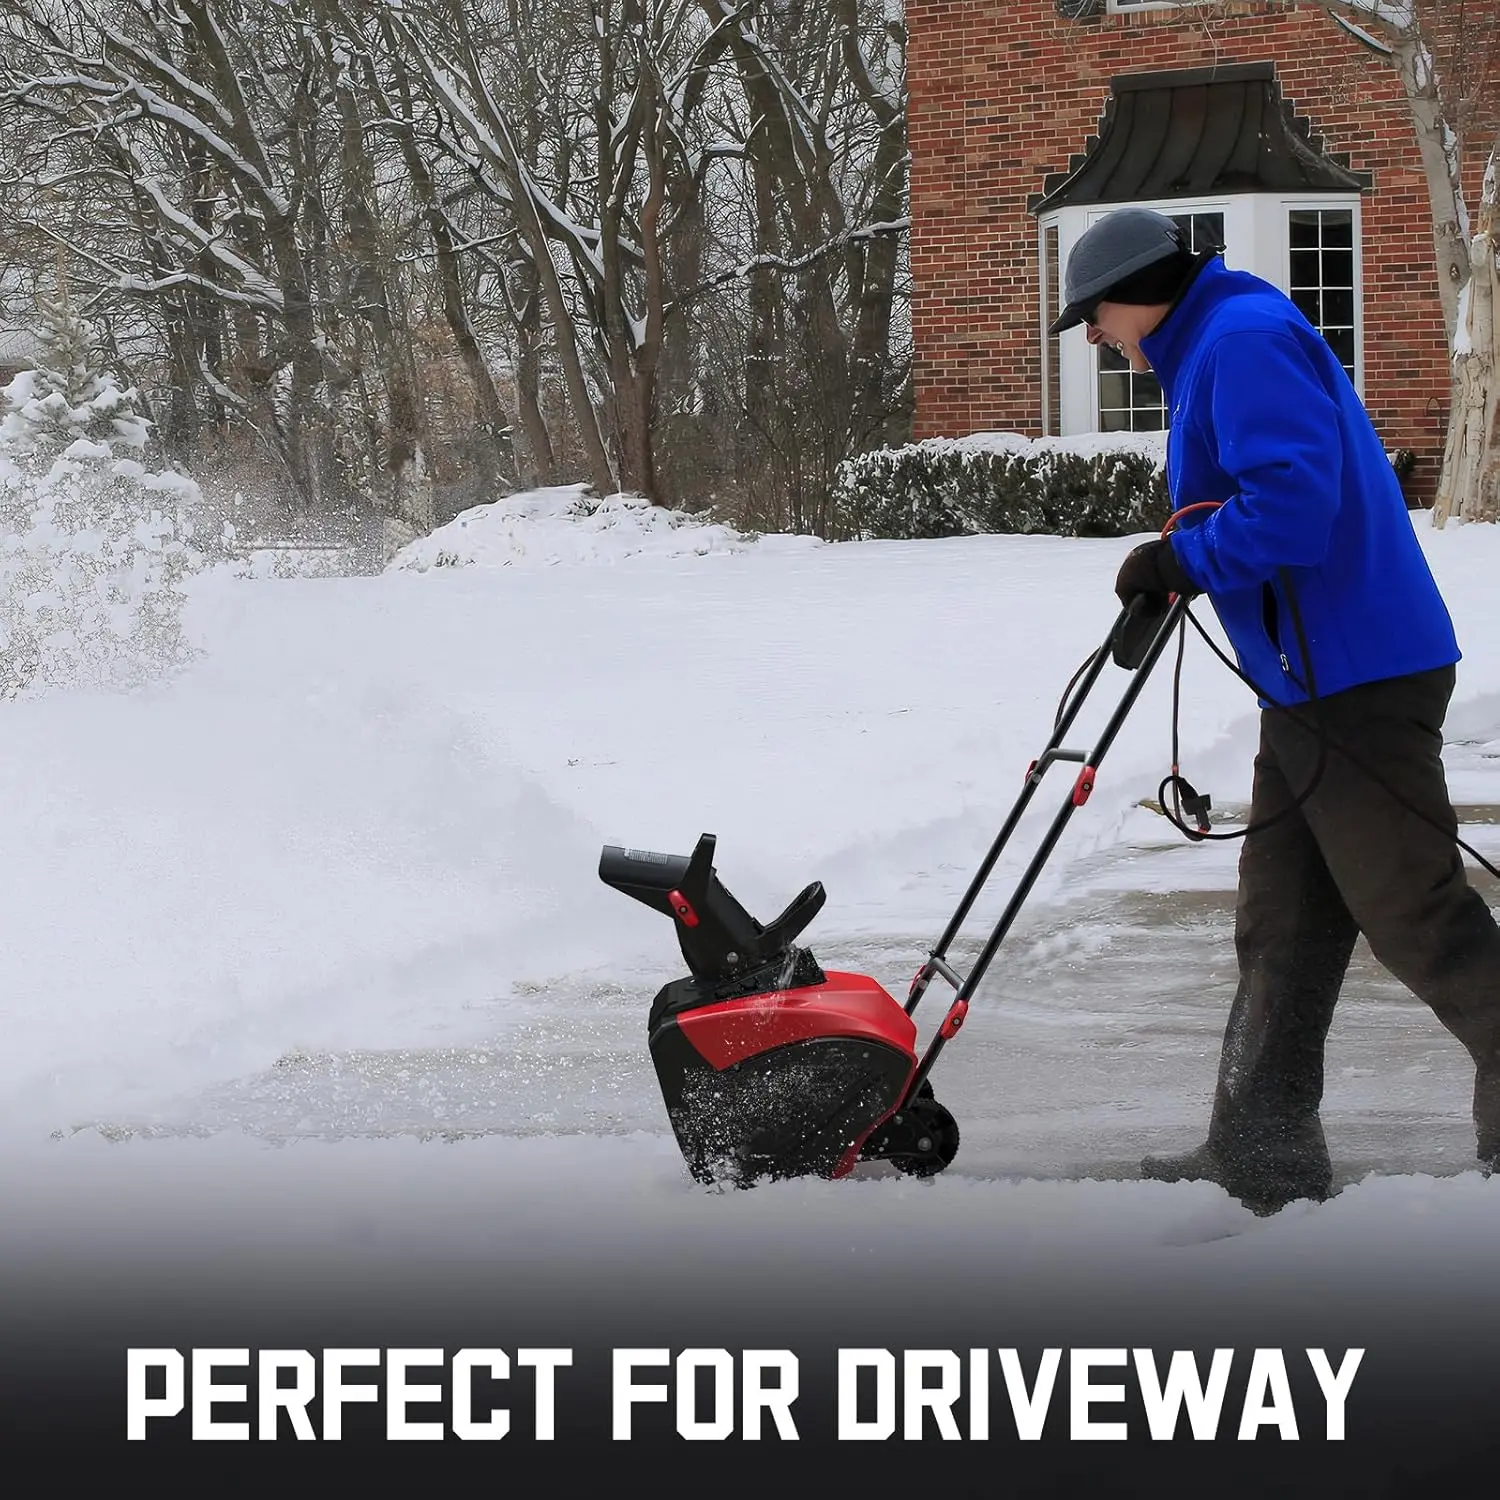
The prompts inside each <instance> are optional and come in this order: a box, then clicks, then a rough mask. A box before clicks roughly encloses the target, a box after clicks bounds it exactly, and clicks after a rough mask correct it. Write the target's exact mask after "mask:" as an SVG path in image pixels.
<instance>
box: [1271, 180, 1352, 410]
mask: <svg viewBox="0 0 1500 1500" xmlns="http://www.w3.org/2000/svg"><path fill="white" fill-rule="evenodd" d="M1357 261H1358V257H1357V256H1356V255H1355V244H1354V210H1353V209H1351V208H1343V207H1340V208H1318V207H1311V206H1310V207H1306V208H1301V207H1299V208H1294V209H1292V210H1291V211H1290V212H1289V213H1288V215H1287V274H1286V282H1285V286H1286V291H1287V296H1289V297H1290V298H1291V299H1292V301H1293V302H1295V303H1296V304H1297V308H1298V310H1299V311H1300V312H1301V314H1302V316H1303V317H1304V318H1306V319H1307V321H1308V322H1309V323H1311V324H1312V326H1313V327H1314V328H1316V329H1317V330H1318V332H1319V333H1321V334H1322V335H1323V337H1324V339H1325V340H1326V341H1327V343H1328V347H1329V348H1330V349H1332V350H1333V352H1334V353H1335V354H1336V355H1337V356H1338V361H1339V363H1340V364H1341V365H1343V367H1344V370H1345V371H1346V373H1347V374H1348V376H1349V379H1350V380H1352V381H1354V382H1355V384H1356V385H1358V384H1360V383H1361V382H1360V380H1359V367H1360V363H1361V361H1360V359H1359V350H1358V344H1359V338H1358V333H1359V319H1358V318H1357V317H1356V315H1355V314H1356V310H1357V308H1358V305H1359V275H1358V270H1357Z"/></svg>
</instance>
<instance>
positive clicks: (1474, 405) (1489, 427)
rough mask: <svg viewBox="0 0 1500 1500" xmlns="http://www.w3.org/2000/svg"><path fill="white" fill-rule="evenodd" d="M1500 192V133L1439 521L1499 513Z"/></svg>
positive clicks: (1464, 329)
mask: <svg viewBox="0 0 1500 1500" xmlns="http://www.w3.org/2000/svg"><path fill="white" fill-rule="evenodd" d="M1497 197H1500V136H1497V137H1496V140H1495V145H1494V148H1493V149H1492V150H1491V152H1490V159H1489V165H1488V166H1487V167H1486V168H1485V174H1484V193H1483V196H1482V197H1481V199H1480V204H1479V219H1478V223H1477V225H1476V227H1475V231H1474V236H1473V238H1472V239H1471V240H1470V242H1469V280H1468V285H1467V286H1466V287H1465V290H1464V297H1463V299H1462V311H1463V314H1464V317H1463V324H1462V326H1461V327H1460V329H1459V337H1458V339H1457V341H1456V343H1455V353H1454V356H1453V407H1452V412H1451V414H1450V416H1449V419H1448V441H1447V445H1446V447H1445V448H1444V451H1443V472H1442V476H1441V477H1440V478H1439V480H1438V492H1437V499H1436V500H1435V502H1434V504H1433V507H1432V519H1433V524H1434V525H1435V526H1438V527H1441V526H1442V525H1443V524H1444V522H1446V521H1447V519H1448V517H1449V516H1450V515H1452V516H1457V517H1458V519H1459V520H1461V521H1497V520H1500V317H1497V312H1500V272H1497V270H1496V263H1495V233H1496V229H1497V227H1500V213H1497V201H1496V200H1497Z"/></svg>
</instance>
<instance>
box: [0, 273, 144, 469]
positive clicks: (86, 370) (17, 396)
mask: <svg viewBox="0 0 1500 1500" xmlns="http://www.w3.org/2000/svg"><path fill="white" fill-rule="evenodd" d="M37 308H38V310H39V311H40V314H41V328H40V330H39V333H40V335H41V344H42V357H41V359H40V360H39V362H38V364H37V367H36V368H35V369H34V370H22V371H21V373H20V374H19V375H17V376H16V377H15V379H14V380H12V381H11V383H10V384H9V385H8V386H7V387H6V388H5V392H4V395H5V402H6V410H5V414H4V417H3V418H0V451H4V452H7V453H10V454H13V455H23V456H26V455H29V456H34V457H43V456H55V455H56V454H58V453H61V452H63V451H64V450H66V449H67V448H69V447H70V446H71V445H72V444H73V443H74V442H76V441H78V440H79V439H80V438H82V439H85V440H86V441H88V442H91V443H96V444H98V443H102V444H104V445H105V446H106V447H108V448H109V449H110V450H111V451H115V450H119V449H122V448H128V449H131V450H133V451H134V452H137V453H139V452H141V451H142V450H143V449H144V448H145V446H146V441H147V437H148V434H149V430H150V423H149V422H147V421H146V419H145V418H144V417H143V416H142V415H141V413H140V412H139V411H138V410H137V402H138V401H139V396H138V395H137V393H136V391H135V389H134V388H133V387H132V388H131V389H129V390H122V389H121V388H120V384H119V382H118V381H117V380H116V379H115V377H114V376H113V375H111V374H110V373H109V371H107V370H103V369H100V368H97V365H98V361H97V359H96V358H95V355H94V341H95V334H94V329H93V328H92V327H91V326H90V324H89V323H88V322H87V320H86V319H85V318H83V317H82V315H81V314H80V313H79V312H78V311H77V310H76V309H75V308H74V307H73V306H72V305H71V304H70V303H69V302H68V301H67V299H66V298H62V299H59V300H58V301H55V302H54V301H50V300H48V299H47V298H45V297H38V298H37Z"/></svg>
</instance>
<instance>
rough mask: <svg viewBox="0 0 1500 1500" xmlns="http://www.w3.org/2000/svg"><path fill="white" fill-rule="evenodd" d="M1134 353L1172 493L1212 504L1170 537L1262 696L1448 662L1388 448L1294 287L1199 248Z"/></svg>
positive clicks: (1186, 501)
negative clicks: (1167, 420) (1301, 637)
mask: <svg viewBox="0 0 1500 1500" xmlns="http://www.w3.org/2000/svg"><path fill="white" fill-rule="evenodd" d="M1141 351H1142V353H1144V354H1145V356H1146V358H1147V359H1148V360H1150V362H1151V366H1152V368H1153V369H1154V370H1155V372H1156V374H1157V377H1158V379H1159V380H1160V381H1161V384H1162V389H1163V390H1164V391H1165V392H1166V396H1167V403H1168V408H1169V410H1170V412H1171V424H1170V431H1169V435H1168V439H1167V483H1168V488H1169V490H1170V492H1171V496H1172V503H1173V506H1174V507H1176V508H1180V507H1182V506H1184V505H1191V504H1192V503H1194V502H1195V501H1200V500H1221V501H1223V502H1224V504H1223V505H1222V506H1221V507H1220V509H1218V510H1215V511H1198V512H1195V513H1194V514H1193V515H1191V516H1188V517H1185V518H1184V519H1183V521H1182V522H1181V523H1179V529H1178V530H1176V531H1174V533H1173V534H1172V546H1173V548H1174V549H1175V550H1176V553H1177V557H1178V559H1179V561H1180V562H1181V563H1182V566H1183V569H1184V571H1185V572H1186V573H1187V575H1188V577H1189V578H1190V579H1191V580H1192V581H1193V583H1194V584H1196V585H1197V586H1198V587H1199V588H1201V589H1202V590H1203V591H1204V592H1205V593H1206V594H1207V595H1208V597H1209V599H1210V600H1211V601H1212V603H1213V606H1214V609H1215V611H1216V612H1217V614H1218V616H1219V620H1220V623H1221V624H1222V625H1223V627H1224V632H1225V634H1226V635H1227V636H1228V637H1229V639H1230V642H1231V643H1232V645H1233V646H1234V649H1235V652H1236V654H1237V655H1238V657H1239V661H1240V670H1241V671H1243V672H1244V674H1245V675H1246V676H1247V677H1248V678H1249V679H1250V680H1251V681H1252V682H1253V683H1254V684H1255V685H1256V688H1257V691H1258V692H1259V693H1260V695H1261V702H1262V703H1266V702H1268V701H1269V702H1273V703H1280V704H1289V703H1299V702H1305V701H1306V700H1307V697H1308V691H1307V690H1308V685H1309V682H1311V685H1312V687H1313V689H1314V690H1315V691H1316V693H1317V694H1318V696H1320V697H1324V696H1327V695H1328V694H1329V693H1337V692H1339V691H1341V690H1342V689H1344V688H1349V687H1354V686H1356V685H1358V684H1360V683H1363V682H1373V681H1376V680H1378V679H1381V678H1386V677H1399V676H1403V675H1405V674H1406V673H1409V672H1421V671H1426V670H1428V669H1430V668H1433V667H1443V666H1448V665H1450V664H1451V663H1453V662H1456V661H1457V660H1458V659H1459V650H1458V642H1457V640H1456V638H1455V636H1454V632H1453V622H1452V620H1451V618H1450V617H1449V614H1448V610H1447V608H1446V606H1445V605H1444V603H1443V600H1442V596H1441V595H1440V594H1439V592H1438V588H1437V585H1436V583H1435V582H1434V581H1433V577H1432V573H1431V570H1430V569H1429V568H1428V566H1427V559H1426V557H1425V556H1424V555H1423V553H1422V549H1421V546H1420V544H1419V543H1418V541H1417V539H1416V535H1415V533H1414V531H1413V529H1412V522H1411V517H1410V514H1409V513H1408V511H1407V507H1406V502H1405V499H1404V497H1403V496H1402V494H1401V487H1400V484H1399V483H1398V482H1397V479H1396V475H1395V472H1394V470H1393V469H1392V467H1391V463H1390V460H1389V458H1387V456H1386V453H1385V450H1384V447H1383V446H1382V444H1381V442H1380V439H1379V437H1378V436H1377V435H1376V433H1375V429H1374V428H1373V427H1372V426H1371V424H1370V419H1369V416H1368V415H1367V414H1366V412H1365V409H1364V406H1363V404H1362V403H1361V402H1360V399H1359V396H1358V395H1357V393H1356V392H1355V390H1354V387H1353V385H1352V384H1351V383H1350V381H1349V378H1348V376H1347V375H1346V374H1345V373H1344V370H1343V367H1342V366H1341V365H1340V364H1339V362H1338V360H1337V359H1335V358H1334V355H1333V351H1332V350H1331V349H1330V348H1329V347H1328V345H1327V343H1326V342H1325V341H1324V340H1323V338H1322V336H1321V335H1320V334H1319V333H1318V332H1317V330H1316V329H1314V328H1313V326H1312V325H1311V324H1310V323H1309V322H1308V321H1307V320H1306V319H1305V318H1304V317H1303V316H1302V314H1301V313H1300V312H1298V311H1297V309H1296V307H1295V306H1294V305H1293V304H1292V302H1291V301H1290V299H1288V298H1287V297H1286V296H1284V295H1283V294H1282V293H1281V292H1280V291H1278V290H1277V289H1276V288H1275V287H1273V286H1271V285H1270V283H1269V282H1265V281H1262V280H1261V279H1260V278H1259V277H1257V276H1252V275H1250V274H1249V273H1247V272H1244V271H1231V270H1230V269H1229V268H1228V267H1227V266H1225V265H1224V264H1223V262H1222V261H1220V260H1217V259H1214V260H1210V261H1209V262H1208V264H1207V265H1205V266H1203V267H1202V269H1201V270H1200V271H1199V272H1198V274H1197V277H1196V278H1195V280H1194V281H1193V283H1192V285H1191V286H1190V287H1189V288H1188V290H1187V292H1186V294H1185V295H1184V296H1183V298H1182V300H1181V301H1180V302H1179V303H1178V304H1177V306H1176V307H1175V308H1174V309H1173V310H1172V311H1171V313H1170V314H1168V316H1167V317H1166V319H1165V320H1164V321H1163V322H1162V323H1161V325H1160V326H1159V327H1158V328H1157V329H1156V331H1155V332H1154V333H1152V334H1151V335H1150V336H1149V337H1147V338H1145V339H1143V340H1142V342H1141ZM1293 599H1295V601H1296V605H1297V607H1298V609H1299V610H1300V612H1301V617H1302V627H1303V631H1304V632H1305V635H1306V639H1307V643H1308V650H1309V654H1310V656H1311V658H1312V659H1311V663H1310V664H1309V663H1307V662H1305V661H1304V660H1303V655H1302V651H1301V649H1300V647H1299V646H1298V642H1297V632H1296V627H1295V623H1294V617H1293V613H1292V609H1291V603H1292V600H1293ZM1309 665H1310V667H1311V670H1310V671H1309Z"/></svg>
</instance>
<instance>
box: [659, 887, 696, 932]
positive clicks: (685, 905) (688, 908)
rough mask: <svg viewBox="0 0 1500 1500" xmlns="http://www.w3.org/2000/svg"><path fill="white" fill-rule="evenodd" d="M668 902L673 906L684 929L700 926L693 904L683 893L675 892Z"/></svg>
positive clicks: (668, 898)
mask: <svg viewBox="0 0 1500 1500" xmlns="http://www.w3.org/2000/svg"><path fill="white" fill-rule="evenodd" d="M667 900H668V902H669V903H670V904H671V907H672V910H673V912H674V913H675V914H676V916H677V920H678V921H679V922H681V923H682V925H683V926H684V927H696V926H697V925H698V913H697V912H695V911H694V910H693V903H692V902H691V901H689V900H688V898H687V897H686V896H684V895H683V894H682V892H681V891H673V892H672V893H671V895H669V896H668V897H667Z"/></svg>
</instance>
